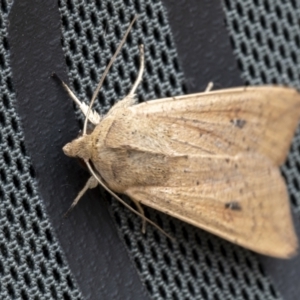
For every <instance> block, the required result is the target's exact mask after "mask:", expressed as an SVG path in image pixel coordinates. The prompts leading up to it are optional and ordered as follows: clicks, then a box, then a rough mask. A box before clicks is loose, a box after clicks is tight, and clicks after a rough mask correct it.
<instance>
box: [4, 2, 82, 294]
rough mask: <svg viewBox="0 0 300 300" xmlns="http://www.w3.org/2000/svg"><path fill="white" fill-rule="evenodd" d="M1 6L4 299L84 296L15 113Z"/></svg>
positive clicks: (5, 25)
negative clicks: (54, 228)
mask: <svg viewBox="0 0 300 300" xmlns="http://www.w3.org/2000/svg"><path fill="white" fill-rule="evenodd" d="M11 5H12V1H1V6H0V40H1V42H0V95H1V101H0V128H1V130H0V145H1V148H0V152H1V154H0V298H1V299H23V300H26V299H35V300H37V299H65V300H67V299H81V296H80V292H79V291H78V289H77V288H76V287H75V283H74V279H73V278H72V276H71V274H70V272H69V269H68V267H67V265H66V263H65V259H64V257H63V255H62V253H61V251H60V247H59V245H58V243H57V240H56V237H55V235H54V234H53V231H52V228H51V226H50V223H49V220H48V218H47V215H46V213H45V211H44V207H43V205H42V201H41V199H39V196H38V194H37V191H36V181H35V172H34V170H33V168H32V165H31V163H30V159H29V157H28V156H27V154H26V149H25V146H24V140H23V133H22V128H21V127H22V125H21V123H20V119H19V117H18V115H17V113H16V108H15V92H14V87H13V78H12V75H11V69H10V50H9V41H8V39H7V25H8V24H7V18H8V13H9V10H10V8H11Z"/></svg>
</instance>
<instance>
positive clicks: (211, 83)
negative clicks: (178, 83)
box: [204, 81, 214, 93]
mask: <svg viewBox="0 0 300 300" xmlns="http://www.w3.org/2000/svg"><path fill="white" fill-rule="evenodd" d="M213 87H214V83H213V82H212V81H210V82H209V83H208V85H207V87H206V89H205V90H204V93H208V92H210V91H211V90H212V89H213Z"/></svg>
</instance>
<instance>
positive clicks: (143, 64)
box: [128, 44, 145, 96]
mask: <svg viewBox="0 0 300 300" xmlns="http://www.w3.org/2000/svg"><path fill="white" fill-rule="evenodd" d="M139 49H140V70H139V74H138V76H137V78H136V80H135V83H134V84H133V86H132V88H131V90H130V92H129V94H128V96H129V95H134V94H135V91H136V89H137V87H138V85H139V84H140V83H141V81H142V77H143V73H144V69H145V53H144V45H143V44H141V45H140V46H139Z"/></svg>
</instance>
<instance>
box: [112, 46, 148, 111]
mask: <svg viewBox="0 0 300 300" xmlns="http://www.w3.org/2000/svg"><path fill="white" fill-rule="evenodd" d="M139 49H140V70H139V74H138V76H137V78H136V80H135V82H134V84H133V86H132V88H131V90H130V92H129V94H128V95H127V96H126V97H125V98H124V99H122V100H121V101H119V102H117V103H116V104H115V105H114V106H113V107H112V108H111V109H110V111H109V112H108V113H109V114H110V113H112V112H113V111H115V110H118V109H120V108H126V107H130V106H132V105H134V104H135V103H136V98H135V91H136V89H137V87H138V85H139V84H140V82H141V80H142V77H143V73H144V68H145V57H144V45H140V46H139Z"/></svg>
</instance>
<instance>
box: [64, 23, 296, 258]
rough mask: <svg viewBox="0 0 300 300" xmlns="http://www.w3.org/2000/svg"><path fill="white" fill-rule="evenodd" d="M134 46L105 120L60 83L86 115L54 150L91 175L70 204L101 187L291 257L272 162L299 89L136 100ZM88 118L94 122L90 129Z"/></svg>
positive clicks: (288, 226) (286, 134) (285, 141)
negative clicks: (123, 87) (78, 131)
mask: <svg viewBox="0 0 300 300" xmlns="http://www.w3.org/2000/svg"><path fill="white" fill-rule="evenodd" d="M133 22H134V21H133ZM130 28H131V27H129V29H128V30H127V33H126V35H125V37H124V38H123V40H122V42H121V44H120V46H119V48H118V49H117V51H116V53H115V55H114V56H113V58H112V59H111V61H110V64H109V65H108V67H107V68H106V70H105V72H104V74H103V77H102V79H101V80H100V83H99V84H98V86H97V88H96V90H95V92H94V95H93V98H92V101H91V105H90V107H91V106H92V104H93V102H94V100H95V98H96V97H97V94H98V92H99V89H100V87H101V85H102V82H103V80H104V77H105V75H106V74H107V72H108V69H109V67H110V66H111V64H112V62H113V61H114V59H115V57H116V55H117V53H118V52H119V50H120V48H121V47H122V45H123V43H124V41H125V39H126V36H127V34H128V32H129V30H130ZM140 51H141V66H140V71H139V74H138V77H137V79H136V82H135V84H134V85H133V87H132V89H131V91H130V93H129V94H128V95H127V96H126V97H125V98H124V99H123V100H121V101H119V102H117V103H116V104H115V105H114V106H113V107H112V108H111V109H110V111H109V112H108V113H107V114H106V115H105V116H104V117H100V116H99V115H98V114H97V113H96V112H94V111H91V110H90V107H87V106H86V105H85V104H84V103H81V102H80V101H79V100H78V99H77V98H76V96H75V95H74V94H73V93H72V91H71V90H70V89H69V88H68V87H67V85H66V84H65V83H63V85H64V87H65V88H66V90H67V91H68V92H69V94H70V96H71V97H72V98H73V100H75V101H76V102H77V103H78V104H79V107H80V108H81V110H82V112H83V113H84V114H85V116H86V121H85V125H84V130H83V135H82V136H81V137H79V138H77V139H75V140H73V141H72V142H71V143H68V144H67V145H65V146H64V148H63V150H64V152H65V154H66V155H68V156H71V157H79V158H81V159H83V160H84V161H85V162H86V164H87V166H88V168H89V170H90V172H91V178H90V179H89V180H88V182H87V184H86V185H85V187H84V188H83V190H82V191H81V192H80V193H79V195H78V197H77V198H76V199H75V201H74V202H73V204H72V207H74V206H75V205H76V203H77V202H78V200H79V199H80V198H81V196H82V195H83V194H84V193H85V191H86V190H87V189H89V188H93V187H96V186H97V185H98V184H101V185H102V186H104V188H105V189H106V190H108V191H109V192H110V193H111V194H112V195H114V196H115V197H116V198H117V199H118V200H120V201H122V200H121V199H120V198H119V197H118V196H117V195H116V194H115V193H120V194H125V195H127V196H129V197H130V198H131V199H132V200H133V201H134V203H135V204H136V206H137V208H138V211H139V212H138V213H137V214H138V215H140V216H142V217H143V219H144V222H145V220H147V219H146V218H145V217H144V215H143V208H142V206H141V204H144V205H146V206H149V207H152V208H155V209H157V210H159V211H162V212H164V213H166V214H168V215H171V216H173V217H176V218H178V219H180V220H183V221H185V222H187V223H190V224H192V225H194V226H197V227H200V228H203V229H205V230H207V231H209V232H211V233H214V234H216V235H218V236H220V237H222V238H224V239H227V240H229V241H231V242H233V243H235V244H238V245H240V246H243V247H246V248H248V249H251V250H253V251H256V252H259V253H262V254H265V255H270V256H274V257H279V258H289V257H291V256H293V255H295V254H296V251H297V244H298V242H297V237H296V234H295V231H294V227H293V223H292V218H291V212H290V206H289V199H288V193H287V189H286V186H285V182H284V180H283V178H282V176H281V174H280V170H279V166H280V165H281V164H283V163H284V161H285V159H286V156H287V153H288V150H289V147H290V144H291V140H292V138H293V136H294V133H295V130H296V128H297V125H298V120H299V118H300V95H299V93H298V92H297V91H296V90H294V89H292V88H286V87H274V86H263V87H242V88H233V89H226V90H219V91H210V90H208V91H206V92H204V93H198V94H191V95H184V96H178V97H171V98H164V99H159V100H152V101H147V102H144V103H142V104H136V99H135V91H136V88H137V87H138V84H139V83H140V81H141V80H142V74H143V68H144V55H143V47H141V48H140ZM88 121H90V122H91V123H93V124H94V125H95V126H96V127H95V129H94V130H93V132H92V133H91V134H86V126H87V122H88ZM125 205H126V206H127V207H129V208H130V209H131V210H132V208H131V207H130V206H128V205H127V204H126V203H125ZM147 221H149V220H147ZM149 222H150V223H152V222H151V221H149ZM152 224H153V223H152Z"/></svg>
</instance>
